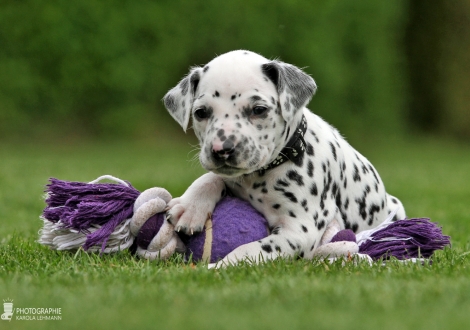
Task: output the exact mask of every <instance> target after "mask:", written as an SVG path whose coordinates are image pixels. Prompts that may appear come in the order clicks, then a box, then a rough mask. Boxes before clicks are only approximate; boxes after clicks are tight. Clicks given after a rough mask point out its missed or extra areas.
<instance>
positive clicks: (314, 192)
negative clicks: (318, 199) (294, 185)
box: [310, 182, 318, 196]
mask: <svg viewBox="0 0 470 330" xmlns="http://www.w3.org/2000/svg"><path fill="white" fill-rule="evenodd" d="M310 193H311V194H312V195H313V196H317V195H318V188H317V184H316V183H315V182H312V186H311V187H310Z"/></svg>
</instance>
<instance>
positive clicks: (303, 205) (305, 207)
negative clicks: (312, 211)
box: [300, 199, 308, 212]
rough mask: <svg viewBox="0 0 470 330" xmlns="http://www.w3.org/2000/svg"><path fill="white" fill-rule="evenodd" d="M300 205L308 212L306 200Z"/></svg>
mask: <svg viewBox="0 0 470 330" xmlns="http://www.w3.org/2000/svg"><path fill="white" fill-rule="evenodd" d="M300 205H302V207H303V208H304V210H305V212H308V207H307V200H306V199H304V200H302V202H301V203H300Z"/></svg>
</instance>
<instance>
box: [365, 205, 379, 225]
mask: <svg viewBox="0 0 470 330" xmlns="http://www.w3.org/2000/svg"><path fill="white" fill-rule="evenodd" d="M380 210H381V208H380V206H379V205H377V204H372V205H371V206H370V207H369V222H368V225H369V226H370V225H372V224H373V223H374V217H375V213H378V212H380Z"/></svg>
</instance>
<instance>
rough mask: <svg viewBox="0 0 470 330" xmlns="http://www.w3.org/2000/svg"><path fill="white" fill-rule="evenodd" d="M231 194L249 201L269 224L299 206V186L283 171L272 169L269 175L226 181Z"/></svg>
mask: <svg viewBox="0 0 470 330" xmlns="http://www.w3.org/2000/svg"><path fill="white" fill-rule="evenodd" d="M226 185H227V187H228V189H229V190H230V192H231V193H233V195H235V196H237V197H239V198H242V199H244V200H246V201H249V202H250V203H251V205H253V207H254V208H255V209H257V210H258V211H259V212H261V213H262V214H263V215H264V216H265V217H266V219H267V220H268V222H269V223H270V224H271V225H275V224H276V223H277V222H278V221H280V220H282V219H285V218H290V217H292V215H293V214H295V212H296V208H298V207H299V204H298V203H299V202H300V200H299V199H300V198H301V197H300V196H302V195H304V193H303V192H302V189H301V187H299V186H298V185H297V184H296V183H294V182H292V181H289V180H288V179H287V178H285V171H283V170H281V169H279V170H278V171H276V170H274V171H272V172H271V173H270V174H269V175H264V176H259V175H257V174H255V175H252V176H250V177H247V178H244V179H243V180H240V181H237V182H226Z"/></svg>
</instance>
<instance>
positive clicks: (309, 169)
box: [307, 159, 313, 178]
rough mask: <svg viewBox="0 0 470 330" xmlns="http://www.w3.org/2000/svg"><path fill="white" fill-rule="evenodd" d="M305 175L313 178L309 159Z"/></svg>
mask: <svg viewBox="0 0 470 330" xmlns="http://www.w3.org/2000/svg"><path fill="white" fill-rule="evenodd" d="M307 175H308V176H309V177H311V178H312V177H313V163H312V161H311V160H310V159H309V160H308V163H307Z"/></svg>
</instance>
